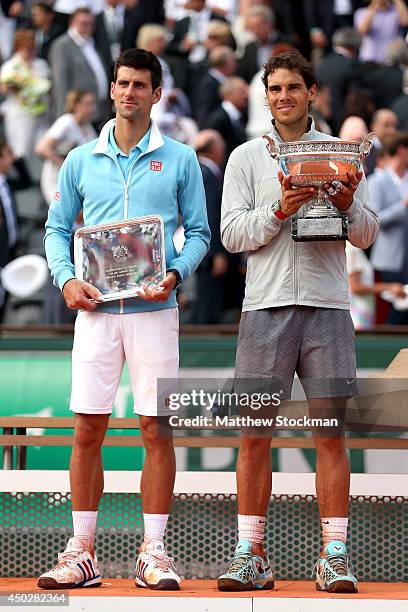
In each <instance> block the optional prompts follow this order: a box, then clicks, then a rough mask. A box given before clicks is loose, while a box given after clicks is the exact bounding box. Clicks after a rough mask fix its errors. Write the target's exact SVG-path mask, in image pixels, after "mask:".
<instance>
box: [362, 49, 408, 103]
mask: <svg viewBox="0 0 408 612" xmlns="http://www.w3.org/2000/svg"><path fill="white" fill-rule="evenodd" d="M407 65H408V45H407V43H406V42H405V40H403V39H402V38H401V39H397V40H394V41H392V42H391V43H389V45H387V48H386V50H385V63H377V62H362V64H361V70H360V72H361V83H362V85H363V87H366V88H367V89H369V90H370V91H372V93H373V100H374V103H375V105H376V107H377V108H389V107H391V106H392V104H393V102H394V100H395V99H396V98H397V97H398V96H400V95H401V94H402V93H403V80H404V71H405V69H406V67H407Z"/></svg>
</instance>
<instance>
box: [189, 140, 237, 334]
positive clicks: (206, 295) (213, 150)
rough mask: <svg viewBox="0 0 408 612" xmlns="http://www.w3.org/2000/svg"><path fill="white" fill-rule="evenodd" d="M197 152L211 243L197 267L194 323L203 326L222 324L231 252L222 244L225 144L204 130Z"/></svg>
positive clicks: (197, 145)
mask: <svg viewBox="0 0 408 612" xmlns="http://www.w3.org/2000/svg"><path fill="white" fill-rule="evenodd" d="M195 149H196V152H197V156H198V161H199V163H200V168H201V172H202V175H203V182H204V189H205V198H206V203H207V216H208V224H209V226H210V230H211V243H210V249H209V251H208V252H207V255H206V256H205V257H204V259H203V260H202V262H201V264H200V265H199V266H198V268H197V272H196V280H197V298H196V301H195V303H194V308H193V323H196V324H199V325H206V324H217V323H220V322H221V317H222V313H223V309H224V301H225V289H226V284H225V276H226V274H227V271H228V266H229V261H228V253H227V251H226V250H225V248H224V247H223V245H222V242H221V232H220V222H221V198H222V186H223V174H222V170H221V168H223V167H224V163H225V142H224V139H223V138H222V136H221V135H220V134H219V133H218V132H216V131H215V130H203V131H202V132H199V133H198V134H197V137H196V143H195Z"/></svg>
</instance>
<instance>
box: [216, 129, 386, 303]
mask: <svg viewBox="0 0 408 612" xmlns="http://www.w3.org/2000/svg"><path fill="white" fill-rule="evenodd" d="M310 125H311V129H310V130H309V132H307V133H306V134H304V135H303V137H302V140H333V137H332V136H328V135H327V134H323V133H321V132H317V131H316V129H315V127H314V122H313V121H312V122H311V124H310ZM270 135H271V136H272V138H274V139H275V141H277V142H282V140H281V138H280V136H279V134H278V133H277V131H276V130H275V128H274V127H272V130H271V132H270ZM278 170H279V166H278V163H277V162H276V161H274V160H273V159H272V158H271V157H270V156H269V153H268V151H267V149H266V142H265V140H264V139H263V138H255V139H254V140H251V141H250V142H247V143H245V144H243V145H241V146H239V147H238V148H236V149H235V150H234V151H233V152H232V154H231V156H230V158H229V161H228V164H227V168H226V172H225V179H224V191H223V198H222V213H221V237H222V242H223V244H224V246H225V248H226V249H227V250H228V251H230V252H231V253H239V252H244V251H247V252H248V263H247V275H246V289H245V299H244V303H243V308H242V309H243V311H248V310H259V309H261V308H270V307H276V306H288V305H295V304H297V305H303V306H320V307H324V308H341V309H343V310H348V309H349V289H348V276H347V270H346V255H345V243H344V242H343V241H341V240H339V241H328V242H325V241H320V242H319V241H315V242H295V241H294V240H292V237H291V220H290V218H289V219H286V220H285V221H283V222H281V221H279V219H278V218H277V217H276V216H275V215H274V213H273V212H272V206H273V204H274V203H275V202H276V200H278V199H279V198H280V197H281V186H280V183H279V180H278V176H277V172H278ZM367 200H368V190H367V181H366V179H365V177H363V178H362V180H361V182H360V184H359V186H358V188H357V190H356V192H355V195H354V201H353V203H352V205H351V206H350V208H349V209H348V210H347V211H346V214H347V216H348V218H349V240H350V242H351V243H352V244H354V245H355V246H357V247H361V248H366V247H368V246H369V245H370V244H372V242H374V239H375V237H376V235H377V232H378V229H379V221H378V218H377V216H376V215H375V213H374V212H372V211H371V210H370V209H369V208H368V207H367Z"/></svg>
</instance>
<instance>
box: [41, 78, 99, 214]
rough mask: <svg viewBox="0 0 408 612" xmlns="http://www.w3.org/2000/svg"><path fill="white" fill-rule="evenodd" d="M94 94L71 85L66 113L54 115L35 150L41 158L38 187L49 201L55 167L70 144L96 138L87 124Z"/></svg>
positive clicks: (58, 167) (63, 157)
mask: <svg viewBox="0 0 408 612" xmlns="http://www.w3.org/2000/svg"><path fill="white" fill-rule="evenodd" d="M95 108H96V102H95V96H94V94H93V93H92V92H91V91H89V90H87V89H74V90H72V91H70V92H69V93H68V95H67V105H66V111H67V112H66V113H65V114H64V115H61V117H58V119H57V120H56V121H55V123H54V124H53V125H52V126H51V127H50V128H49V130H48V131H47V132H46V133H45V134H44V136H43V137H42V139H41V140H40V142H39V143H38V145H37V147H36V149H35V152H36V153H37V155H40V156H41V157H43V158H44V159H45V162H44V165H43V168H42V172H41V191H42V194H43V196H44V199H45V201H46V202H47V204H49V203H50V202H51V200H52V198H53V196H54V193H55V192H56V189H57V181H58V172H59V169H60V167H61V165H62V163H63V161H64V159H65V157H66V156H67V155H68V153H69V152H70V151H71V149H73V148H74V147H77V146H79V145H81V144H85V143H86V142H89V141H90V140H93V139H94V138H96V136H97V134H96V132H95V129H94V127H93V126H92V124H91V120H92V118H93V115H94V113H95Z"/></svg>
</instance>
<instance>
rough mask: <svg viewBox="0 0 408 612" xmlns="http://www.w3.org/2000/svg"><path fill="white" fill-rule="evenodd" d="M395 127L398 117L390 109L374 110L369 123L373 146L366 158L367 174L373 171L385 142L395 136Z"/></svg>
mask: <svg viewBox="0 0 408 612" xmlns="http://www.w3.org/2000/svg"><path fill="white" fill-rule="evenodd" d="M397 128H398V117H397V115H396V114H395V113H394V112H393V111H392V110H389V109H388V108H380V109H378V110H376V111H375V113H374V114H373V117H372V121H371V125H370V131H371V132H375V137H374V146H373V148H372V149H371V153H370V155H369V156H368V157H367V158H366V163H367V174H371V173H372V172H374V169H375V167H376V165H377V158H378V155H379V152H380V151H381V149H382V148H383V147H384V145H385V144H386V142H387V141H389V140H391V139H392V138H393V137H394V136H395V134H396V132H397Z"/></svg>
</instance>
